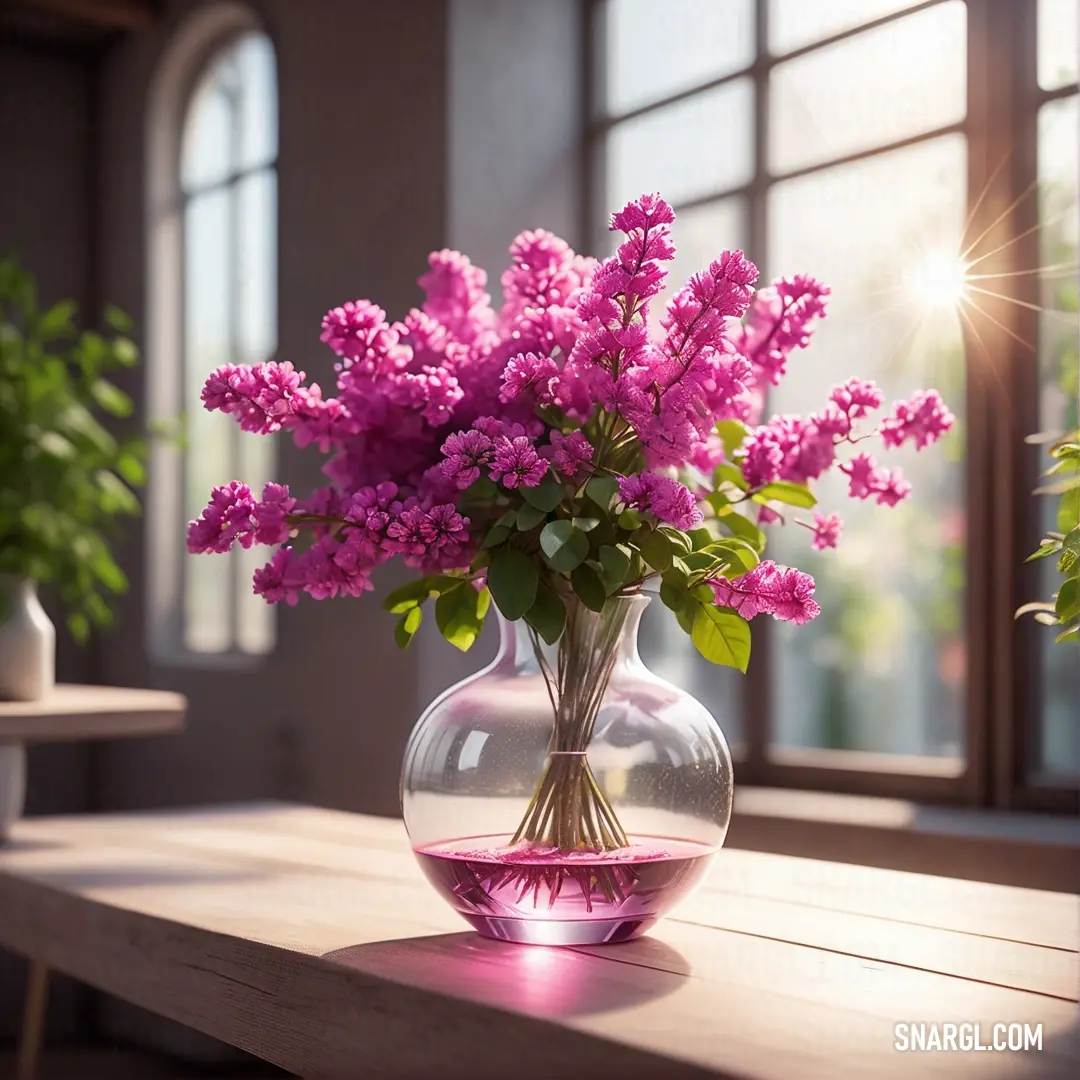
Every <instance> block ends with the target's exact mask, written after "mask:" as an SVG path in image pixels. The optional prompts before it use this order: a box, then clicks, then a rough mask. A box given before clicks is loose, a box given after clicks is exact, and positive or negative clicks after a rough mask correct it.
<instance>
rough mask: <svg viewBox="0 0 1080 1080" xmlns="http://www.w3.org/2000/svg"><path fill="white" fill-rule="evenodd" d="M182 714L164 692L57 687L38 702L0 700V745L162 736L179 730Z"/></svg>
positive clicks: (181, 703) (174, 697) (178, 701)
mask: <svg viewBox="0 0 1080 1080" xmlns="http://www.w3.org/2000/svg"><path fill="white" fill-rule="evenodd" d="M186 711H187V701H186V699H185V698H184V696H183V695H182V694H174V693H172V692H171V691H169V690H134V689H128V688H127V687H120V686H78V685H75V684H64V683H61V684H60V685H59V686H57V687H56V688H55V690H54V691H53V692H52V693H51V694H50V695H49V696H48V697H47V698H44V699H42V700H41V701H0V743H13V742H17V743H35V742H64V741H75V740H82V739H117V738H124V737H125V736H129V735H155V734H165V733H167V732H171V731H179V730H180V729H181V728H182V727H183V726H184V714H185V713H186Z"/></svg>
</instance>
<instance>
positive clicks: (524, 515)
mask: <svg viewBox="0 0 1080 1080" xmlns="http://www.w3.org/2000/svg"><path fill="white" fill-rule="evenodd" d="M541 521H547V511H546V510H541V509H540V508H539V507H537V506H533V505H532V503H524V504H523V505H522V507H521V509H520V510H519V511H518V512H517V529H518V532H528V531H529V530H530V529H535V528H536V526H537V525H539V524H540V522H541Z"/></svg>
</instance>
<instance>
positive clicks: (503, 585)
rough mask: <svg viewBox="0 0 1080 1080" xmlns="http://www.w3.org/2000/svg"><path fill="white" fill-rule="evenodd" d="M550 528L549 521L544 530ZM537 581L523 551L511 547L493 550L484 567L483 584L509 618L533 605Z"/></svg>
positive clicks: (520, 615) (534, 571) (515, 616)
mask: <svg viewBox="0 0 1080 1080" xmlns="http://www.w3.org/2000/svg"><path fill="white" fill-rule="evenodd" d="M551 524H557V522H552V523H551ZM567 524H569V522H567ZM550 528H551V525H548V526H547V527H546V528H545V529H544V532H547V530H548V529H550ZM542 535H543V534H541V536H542ZM579 535H580V534H579ZM587 544H588V541H586V545H587ZM538 583H539V576H538V574H537V572H536V563H534V562H533V560H532V559H530V558H529V556H528V555H526V554H525V552H523V551H520V550H518V549H517V548H512V547H502V548H499V550H498V551H497V552H495V557H494V558H493V559H492V560H491V566H489V567H488V572H487V584H488V588H489V589H490V590H491V596H492V598H493V599H494V601H495V604H496V606H497V607H498V609H499V610H500V611H501V612H502V613H503V617H504V618H507V619H509V620H510V621H511V622H513V621H514V620H515V619H520V618H521V617H522V615H524V614H525V612H527V611H528V610H529V608H531V607H532V606H533V603H534V602H535V600H536V590H537V585H538Z"/></svg>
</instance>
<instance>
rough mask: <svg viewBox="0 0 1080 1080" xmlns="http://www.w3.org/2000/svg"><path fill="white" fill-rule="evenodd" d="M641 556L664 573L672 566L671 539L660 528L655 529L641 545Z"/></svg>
mask: <svg viewBox="0 0 1080 1080" xmlns="http://www.w3.org/2000/svg"><path fill="white" fill-rule="evenodd" d="M639 546H640V548H641V557H642V558H643V559H644V560H645V561H646V562H647V563H648V564H649V565H650V566H651V567H652V568H653V569H654V570H659V571H660V572H661V573H663V572H664V571H665V570H668V569H670V568H671V541H670V540H669V539H668V538H667V537H666V536H665V535H664V534H663V533H662V532H660V531H659V530H653V531H652V532H651V533H649V535H648V536H646V537H645V539H644V540H643V541H642V542H641V544H640V545H639Z"/></svg>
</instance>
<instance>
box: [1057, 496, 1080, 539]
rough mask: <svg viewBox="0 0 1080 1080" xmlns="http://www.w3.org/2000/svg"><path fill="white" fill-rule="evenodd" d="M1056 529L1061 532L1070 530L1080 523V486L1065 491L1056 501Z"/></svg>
mask: <svg viewBox="0 0 1080 1080" xmlns="http://www.w3.org/2000/svg"><path fill="white" fill-rule="evenodd" d="M1057 525H1058V529H1059V530H1060V531H1061V532H1063V533H1068V532H1072V530H1073V529H1075V528H1076V527H1077V525H1080V488H1073V489H1072V491H1067V492H1065V494H1064V495H1062V496H1061V502H1060V503H1058V515H1057Z"/></svg>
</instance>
